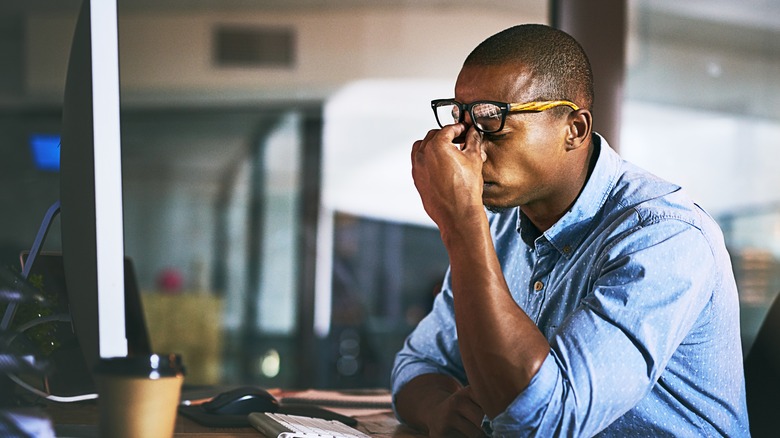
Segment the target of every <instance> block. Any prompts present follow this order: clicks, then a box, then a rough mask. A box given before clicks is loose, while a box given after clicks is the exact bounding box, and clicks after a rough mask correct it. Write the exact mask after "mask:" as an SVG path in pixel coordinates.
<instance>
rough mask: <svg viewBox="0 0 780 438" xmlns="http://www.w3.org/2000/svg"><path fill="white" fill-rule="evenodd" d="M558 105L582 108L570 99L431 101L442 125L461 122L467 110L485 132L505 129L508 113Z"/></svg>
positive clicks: (476, 124)
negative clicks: (539, 100)
mask: <svg viewBox="0 0 780 438" xmlns="http://www.w3.org/2000/svg"><path fill="white" fill-rule="evenodd" d="M558 106H568V107H570V108H571V109H573V110H574V111H576V110H578V109H580V107H578V106H577V105H576V104H575V103H574V102H570V101H568V100H545V101H542V102H528V103H504V102H494V101H492V100H479V101H477V102H471V103H469V104H463V103H460V102H458V101H457V100H454V99H436V100H432V101H431V108H432V109H433V114H434V115H436V122H437V123H438V124H439V126H440V127H442V128H443V127H444V126H445V125H451V124H453V123H460V122H462V121H463V118H464V114H466V113H467V112H468V113H469V115H470V116H471V120H472V121H473V123H474V127H475V128H477V131H479V132H482V133H484V134H490V133H493V132H498V131H500V130H502V129H504V122H506V115H507V114H509V113H515V112H521V111H527V112H537V113H538V112H542V111H547V110H548V109H550V108H555V107H558Z"/></svg>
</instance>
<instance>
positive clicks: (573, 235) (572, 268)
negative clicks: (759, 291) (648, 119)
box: [393, 25, 749, 437]
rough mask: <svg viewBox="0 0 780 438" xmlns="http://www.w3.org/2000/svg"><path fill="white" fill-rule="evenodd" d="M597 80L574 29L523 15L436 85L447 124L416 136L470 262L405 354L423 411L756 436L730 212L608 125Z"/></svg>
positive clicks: (523, 424) (406, 399)
mask: <svg viewBox="0 0 780 438" xmlns="http://www.w3.org/2000/svg"><path fill="white" fill-rule="evenodd" d="M592 89H593V87H592V74H591V70H590V66H589V62H588V60H587V57H586V56H585V54H584V52H583V50H582V48H581V47H580V46H579V44H578V43H577V42H576V41H575V40H574V39H573V38H571V37H570V36H569V35H567V34H565V33H563V32H561V31H558V30H555V29H553V28H550V27H547V26H542V25H521V26H516V27H513V28H510V29H507V30H505V31H502V32H500V33H498V34H496V35H494V36H492V37H490V38H488V39H487V40H485V41H484V42H483V43H482V44H480V45H479V46H478V47H477V48H476V49H474V51H473V52H472V53H471V54H470V55H469V56H468V58H467V59H466V61H465V63H464V65H463V68H462V69H461V71H460V74H459V76H458V78H457V82H456V84H455V97H454V99H449V100H437V101H434V102H433V103H432V106H433V107H434V111H435V112H436V115H437V120H438V122H439V125H440V129H434V130H432V131H430V132H429V133H428V134H427V135H426V136H425V138H424V139H423V140H420V141H417V142H415V143H414V146H413V148H412V176H413V178H414V182H415V185H416V187H417V190H418V192H419V193H420V197H421V198H422V201H423V205H424V207H425V210H426V212H427V213H428V215H429V216H430V217H431V218H432V219H433V220H434V222H436V224H437V225H438V227H439V231H440V233H441V236H442V240H443V242H444V245H445V247H446V249H447V252H448V254H449V258H450V269H449V271H448V273H447V275H446V278H445V280H444V284H443V288H442V293H440V294H439V295H438V296H437V298H436V301H435V304H434V308H433V310H432V311H431V313H430V314H429V315H428V316H427V317H426V318H425V319H423V320H422V321H421V322H420V324H419V325H418V327H417V328H416V329H415V331H414V332H413V333H412V334H411V335H410V336H409V338H408V339H407V341H406V343H405V345H404V347H403V349H402V350H401V351H400V352H399V353H398V355H397V357H396V362H395V366H394V370H393V393H394V403H395V404H394V407H395V409H396V413H397V415H398V417H399V418H400V419H401V420H402V421H404V422H406V423H408V424H409V425H411V426H413V427H415V428H418V429H420V430H423V431H426V432H428V433H429V434H430V435H431V436H448V437H449V436H482V434H483V431H484V430H487V431H488V432H489V430H490V429H491V428H492V432H493V434H494V435H495V436H540V437H546V436H592V435H596V434H602V435H603V436H616V437H625V436H635V435H638V436H653V437H658V436H675V437H685V436H691V437H693V436H696V437H699V436H720V435H723V436H730V437H734V436H747V435H749V432H748V421H747V412H746V408H745V392H744V378H743V371H742V351H741V344H740V333H739V311H738V297H737V290H736V285H735V281H734V277H733V273H732V268H731V264H730V261H729V256H728V253H727V251H726V249H725V245H724V241H723V237H722V234H721V232H720V229H719V228H718V226H717V225H716V223H715V222H714V221H713V220H712V219H711V218H710V217H709V216H708V215H707V214H706V213H705V212H704V211H703V210H702V209H701V208H699V207H698V206H697V205H696V204H694V203H693V202H692V201H691V200H689V199H688V198H687V197H686V195H685V193H684V192H683V191H682V190H681V189H680V188H679V187H677V186H675V185H672V184H670V183H668V182H665V181H663V180H661V179H659V178H657V177H655V176H653V175H650V174H649V173H647V172H645V171H643V170H641V169H639V168H637V167H635V166H632V165H631V164H629V163H626V162H624V161H622V160H621V159H620V157H619V156H618V155H617V154H616V152H615V151H613V150H612V149H610V147H609V145H608V144H607V142H606V141H605V140H604V139H603V138H602V137H600V136H599V135H598V134H595V133H593V132H592V115H591V112H590V108H591V106H592V101H593V91H592ZM648 135H654V136H658V138H659V141H663V140H662V136H661V135H659V133H658V132H657V127H653V126H648ZM485 207H487V211H486V209H485ZM483 418H486V419H487V421H485V422H484V424H483Z"/></svg>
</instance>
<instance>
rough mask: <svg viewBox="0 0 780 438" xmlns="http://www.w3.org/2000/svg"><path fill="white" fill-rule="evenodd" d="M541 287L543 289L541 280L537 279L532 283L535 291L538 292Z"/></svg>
mask: <svg viewBox="0 0 780 438" xmlns="http://www.w3.org/2000/svg"><path fill="white" fill-rule="evenodd" d="M542 289H544V283H542V282H541V281H537V282H536V283H534V290H535V291H536V292H539V291H540V290H542Z"/></svg>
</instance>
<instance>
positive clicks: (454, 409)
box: [396, 374, 485, 438]
mask: <svg viewBox="0 0 780 438" xmlns="http://www.w3.org/2000/svg"><path fill="white" fill-rule="evenodd" d="M396 408H397V410H398V413H399V415H400V416H401V418H402V419H403V420H404V421H405V422H407V423H408V424H409V425H411V426H412V427H415V428H417V429H420V430H423V431H425V432H427V433H428V435H429V436H431V437H448V438H449V437H469V438H478V437H479V438H481V437H484V436H485V433H484V431H483V430H482V420H483V418H484V417H485V412H484V411H483V410H482V408H481V407H480V406H479V404H477V402H476V400H475V399H474V397H473V394H472V391H471V387H470V386H465V387H463V386H461V385H460V384H459V383H458V382H456V381H455V380H454V379H453V378H451V377H449V376H444V375H440V374H423V375H421V376H418V377H416V378H414V379H412V380H411V381H410V382H409V383H407V384H406V385H405V386H404V387H403V388H402V389H401V391H400V392H399V393H398V396H397V398H396Z"/></svg>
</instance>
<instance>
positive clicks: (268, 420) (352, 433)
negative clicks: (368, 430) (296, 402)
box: [249, 412, 370, 438]
mask: <svg viewBox="0 0 780 438" xmlns="http://www.w3.org/2000/svg"><path fill="white" fill-rule="evenodd" d="M249 423H251V424H252V426H253V427H254V428H255V429H257V430H258V431H259V432H260V433H262V434H263V435H265V436H266V437H270V438H370V437H369V436H368V435H366V434H364V433H363V432H361V431H359V430H357V429H354V428H352V427H349V426H347V425H346V424H344V423H341V422H338V421H336V420H325V419H322V418H313V417H301V416H299V415H289V414H275V413H270V412H253V413H251V414H249Z"/></svg>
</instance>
